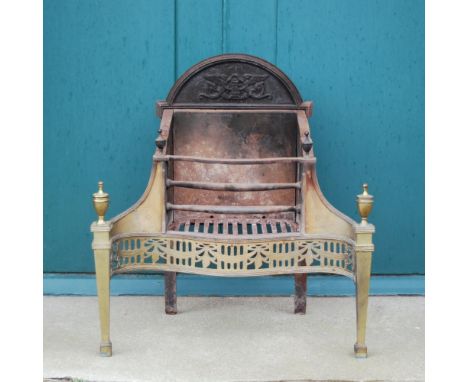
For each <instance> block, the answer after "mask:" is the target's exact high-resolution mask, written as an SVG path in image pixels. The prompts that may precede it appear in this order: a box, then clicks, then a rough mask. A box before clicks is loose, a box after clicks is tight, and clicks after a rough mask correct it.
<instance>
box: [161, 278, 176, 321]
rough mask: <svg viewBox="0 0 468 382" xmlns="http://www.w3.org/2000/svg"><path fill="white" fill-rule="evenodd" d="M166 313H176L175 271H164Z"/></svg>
mask: <svg viewBox="0 0 468 382" xmlns="http://www.w3.org/2000/svg"><path fill="white" fill-rule="evenodd" d="M164 300H165V305H166V314H177V273H176V272H164Z"/></svg>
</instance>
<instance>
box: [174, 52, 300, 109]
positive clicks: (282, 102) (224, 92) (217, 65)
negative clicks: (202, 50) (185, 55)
mask: <svg viewBox="0 0 468 382" xmlns="http://www.w3.org/2000/svg"><path fill="white" fill-rule="evenodd" d="M301 104H302V98H301V96H300V94H299V92H298V90H297V88H296V87H295V86H294V84H293V83H292V82H291V80H290V79H289V78H288V77H287V76H286V74H284V73H283V72H282V71H281V70H280V69H278V68H277V67H276V66H274V65H272V64H270V63H269V62H267V61H265V60H262V59H261V58H258V57H254V56H250V55H246V54H223V55H220V56H215V57H211V58H208V59H206V60H204V61H201V62H199V63H198V64H196V65H194V66H192V67H191V68H190V69H188V70H187V71H186V72H185V73H184V74H183V75H182V76H181V77H180V78H179V79H178V80H177V82H176V83H175V84H174V86H173V87H172V89H171V91H170V92H169V94H168V96H167V100H166V105H167V106H169V107H171V106H172V107H178V106H181V107H184V106H190V105H194V106H196V107H199V106H201V105H205V106H208V105H210V107H222V106H229V107H246V106H249V107H257V106H258V107H262V106H269V107H273V108H274V107H278V106H286V107H288V108H291V107H292V108H298V107H300V106H301Z"/></svg>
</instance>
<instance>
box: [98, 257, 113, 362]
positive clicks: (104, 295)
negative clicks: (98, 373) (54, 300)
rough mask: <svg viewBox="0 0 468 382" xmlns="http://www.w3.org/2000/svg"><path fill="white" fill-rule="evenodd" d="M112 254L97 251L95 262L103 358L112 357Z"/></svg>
mask: <svg viewBox="0 0 468 382" xmlns="http://www.w3.org/2000/svg"><path fill="white" fill-rule="evenodd" d="M109 261H110V253H109V249H95V250H94V262H95V265H96V284H97V294H98V302H99V320H100V323H101V346H100V352H101V355H102V356H105V357H110V356H111V355H112V343H111V341H110V335H109V331H110V326H109V319H110V317H109V316H110V269H109Z"/></svg>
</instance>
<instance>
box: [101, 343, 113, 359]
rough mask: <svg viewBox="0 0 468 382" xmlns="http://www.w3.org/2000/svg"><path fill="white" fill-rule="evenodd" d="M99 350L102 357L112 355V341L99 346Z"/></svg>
mask: <svg viewBox="0 0 468 382" xmlns="http://www.w3.org/2000/svg"><path fill="white" fill-rule="evenodd" d="M99 351H100V353H101V356H102V357H111V356H112V343H110V342H108V343H104V344H101V346H100V347H99Z"/></svg>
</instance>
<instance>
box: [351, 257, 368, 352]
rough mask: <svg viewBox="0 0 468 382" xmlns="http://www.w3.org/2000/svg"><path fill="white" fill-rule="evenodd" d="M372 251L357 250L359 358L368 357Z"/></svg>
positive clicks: (356, 350)
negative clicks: (367, 329)
mask: <svg viewBox="0 0 468 382" xmlns="http://www.w3.org/2000/svg"><path fill="white" fill-rule="evenodd" d="M371 263H372V252H356V325H357V340H356V343H355V344H354V354H355V355H356V357H357V358H365V357H367V346H366V323H367V304H368V300H369V282H370V273H371Z"/></svg>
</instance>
